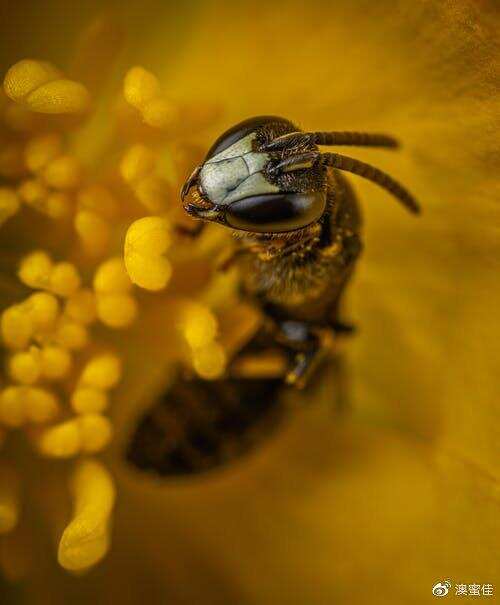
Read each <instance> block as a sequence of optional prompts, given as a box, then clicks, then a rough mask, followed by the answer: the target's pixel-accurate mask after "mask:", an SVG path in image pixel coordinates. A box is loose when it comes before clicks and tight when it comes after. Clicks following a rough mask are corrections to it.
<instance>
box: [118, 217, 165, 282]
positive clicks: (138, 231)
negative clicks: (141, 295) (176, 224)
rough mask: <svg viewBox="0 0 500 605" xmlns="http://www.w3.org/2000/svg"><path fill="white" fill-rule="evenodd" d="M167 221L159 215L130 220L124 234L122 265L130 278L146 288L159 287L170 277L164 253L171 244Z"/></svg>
mask: <svg viewBox="0 0 500 605" xmlns="http://www.w3.org/2000/svg"><path fill="white" fill-rule="evenodd" d="M170 243H171V238H170V224H169V222H168V221H167V220H166V219H164V218H161V217H159V216H148V217H144V218H141V219H139V220H138V221H135V222H134V223H132V225H131V226H130V227H129V229H128V231H127V235H126V238H125V251H124V258H125V266H126V269H127V272H128V274H129V277H130V279H131V280H132V281H133V282H134V283H135V284H137V285H138V286H140V287H141V288H145V289H147V290H153V291H156V290H161V289H163V288H164V287H165V286H166V285H167V283H168V282H169V280H170V277H171V275H172V267H171V264H170V262H169V261H168V259H167V258H166V257H165V256H164V253H165V252H166V251H167V250H168V248H169V247H170Z"/></svg>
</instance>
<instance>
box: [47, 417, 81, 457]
mask: <svg viewBox="0 0 500 605" xmlns="http://www.w3.org/2000/svg"><path fill="white" fill-rule="evenodd" d="M81 447H82V435H81V430H80V427H79V425H78V422H77V420H75V419H73V420H67V421H66V422H62V423H60V424H57V425H55V426H53V427H51V428H48V429H46V430H44V431H43V432H42V433H41V435H40V436H39V438H38V448H39V450H40V453H41V454H43V455H44V456H47V457H49V458H71V457H72V456H75V455H76V454H78V452H79V451H80V450H81Z"/></svg>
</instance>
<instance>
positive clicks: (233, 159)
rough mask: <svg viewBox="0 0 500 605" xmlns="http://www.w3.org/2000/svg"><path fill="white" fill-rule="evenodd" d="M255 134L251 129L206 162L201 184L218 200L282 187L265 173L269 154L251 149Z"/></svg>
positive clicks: (205, 190) (231, 200)
mask: <svg viewBox="0 0 500 605" xmlns="http://www.w3.org/2000/svg"><path fill="white" fill-rule="evenodd" d="M254 138H255V133H254V132H252V133H250V134H249V135H247V136H246V137H243V138H242V139H240V140H239V141H236V143H233V145H231V146H230V147H228V148H227V149H224V151H221V152H220V153H218V154H217V155H215V156H214V157H212V158H210V159H209V160H208V161H207V162H206V163H205V164H204V165H203V167H202V169H201V171H200V176H199V179H200V184H201V186H202V188H203V191H204V192H205V194H206V195H207V196H208V198H209V199H210V200H211V201H212V202H214V203H215V204H220V205H224V204H229V203H231V202H234V201H235V200H238V199H241V198H243V197H248V196H251V195H260V194H263V193H276V192H277V191H279V188H278V187H276V185H273V184H271V183H269V182H268V181H267V180H266V179H265V178H264V176H263V175H262V172H261V171H262V169H263V168H264V166H265V165H266V163H267V162H268V160H269V155H268V154H267V153H256V152H254V151H252V141H253V140H254Z"/></svg>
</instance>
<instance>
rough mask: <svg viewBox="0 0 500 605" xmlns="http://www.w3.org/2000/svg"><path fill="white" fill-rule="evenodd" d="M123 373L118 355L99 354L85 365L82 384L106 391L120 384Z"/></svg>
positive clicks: (81, 379) (81, 378)
mask: <svg viewBox="0 0 500 605" xmlns="http://www.w3.org/2000/svg"><path fill="white" fill-rule="evenodd" d="M121 374H122V368H121V362H120V358H119V357H118V356H117V355H113V354H111V353H106V354H103V355H97V356H96V357H94V358H92V359H91V360H90V361H88V362H87V365H86V366H85V367H84V369H83V371H82V374H81V376H80V384H81V385H85V386H89V387H93V388H95V389H101V390H104V391H106V390H108V389H112V388H113V387H115V386H116V385H117V384H118V382H119V381H120V379H121Z"/></svg>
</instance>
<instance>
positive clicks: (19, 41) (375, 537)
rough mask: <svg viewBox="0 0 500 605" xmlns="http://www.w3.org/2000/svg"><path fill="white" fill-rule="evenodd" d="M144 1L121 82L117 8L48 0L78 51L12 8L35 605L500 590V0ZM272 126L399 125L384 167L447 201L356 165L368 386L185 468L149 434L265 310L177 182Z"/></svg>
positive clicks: (8, 188) (7, 168)
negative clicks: (241, 322) (182, 376)
mask: <svg viewBox="0 0 500 605" xmlns="http://www.w3.org/2000/svg"><path fill="white" fill-rule="evenodd" d="M129 4H130V6H127V7H126V8H123V9H120V11H119V13H120V15H119V16H120V17H121V18H122V20H123V21H124V22H125V25H126V27H125V30H126V31H127V32H128V34H127V36H128V38H126V40H128V41H127V42H126V43H125V46H124V49H125V50H124V51H123V53H122V55H120V56H119V57H118V59H117V64H116V71H115V72H112V71H110V70H108V69H107V68H108V67H109V66H110V65H111V63H112V62H111V60H110V57H111V56H112V55H113V54H114V53H115V52H117V49H118V47H119V44H120V40H121V36H120V35H119V34H118V33H117V30H115V29H114V26H111V25H106V27H104V25H102V23H103V22H101V25H100V27H101V29H99V27H97V26H96V25H93V26H91V27H90V28H89V29H88V30H85V31H86V33H85V35H84V36H83V37H82V38H80V42H79V43H77V44H75V42H74V40H75V38H76V37H77V28H81V29H84V27H85V22H88V21H89V20H91V19H93V18H94V17H95V16H96V14H97V12H98V10H99V8H100V7H99V6H98V3H97V2H95V3H91V4H89V7H88V8H86V9H85V10H84V9H83V8H81V7H80V8H77V9H76V14H75V15H72V17H75V18H73V19H71V20H69V19H68V16H69V10H70V8H69V7H67V6H65V5H64V4H63V3H59V2H50V3H48V5H47V7H46V8H45V13H44V18H43V24H44V25H43V29H44V30H46V31H47V30H49V31H54V32H56V24H57V23H58V22H59V21H60V20H61V19H63V20H64V22H65V23H68V25H67V27H63V28H59V29H58V30H57V34H56V33H54V36H51V37H50V39H49V40H48V39H47V36H44V35H43V34H42V32H40V35H39V37H37V34H36V28H37V27H40V28H41V23H40V22H37V21H36V20H35V16H34V14H32V13H31V12H30V11H26V12H23V11H24V9H22V8H21V7H15V6H13V7H12V8H11V7H9V11H12V15H11V17H12V18H11V19H10V21H9V23H10V24H11V25H10V26H9V27H12V26H13V24H17V25H18V26H19V27H18V28H17V30H16V31H18V32H19V35H18V36H16V41H15V42H14V41H12V39H8V38H7V37H6V38H5V41H4V42H2V45H1V51H2V57H5V60H4V67H5V70H4V71H5V73H7V74H9V73H10V76H11V79H10V80H8V81H7V84H8V86H7V87H6V93H7V95H9V96H8V98H7V99H5V102H4V104H3V108H2V124H3V125H2V132H1V140H2V147H1V152H0V175H1V176H2V189H1V190H0V220H1V221H2V223H3V224H2V226H1V227H0V239H1V242H2V251H5V252H2V258H1V259H0V269H1V273H0V275H1V282H0V296H1V302H2V309H1V310H2V312H3V315H2V342H3V347H4V360H5V363H4V372H3V374H2V394H1V398H0V412H1V414H0V416H1V420H2V426H3V428H4V432H5V434H6V438H5V444H4V449H3V450H2V454H3V453H4V452H5V456H4V458H5V461H4V463H3V466H2V469H3V470H2V473H1V474H0V531H1V532H3V534H2V537H1V538H0V566H1V569H2V572H3V575H4V576H5V578H7V579H8V582H9V583H8V585H7V584H6V587H5V594H6V595H7V601H6V602H8V603H10V602H13V603H18V602H24V603H30V604H31V603H33V604H37V603H40V604H42V603H46V602H47V599H48V598H49V597H48V595H50V600H51V602H53V603H59V602H60V603H66V602H71V601H74V602H88V600H89V599H91V598H92V599H97V602H107V600H110V599H111V598H113V599H115V600H118V599H119V601H120V602H123V603H130V604H135V603H138V602H141V601H144V600H145V599H147V600H148V601H150V602H152V603H163V602H170V603H198V602H199V603H213V604H219V603H242V604H245V603H248V604H253V603H257V604H267V603H269V604H271V603H272V604H276V603H280V604H281V603H283V604H289V603H290V604H291V603H300V604H302V603H304V604H305V603H307V604H312V605H316V604H317V605H322V604H323V603H330V602H338V603H365V602H366V603H371V604H377V603H380V604H382V603H388V602H389V603H390V602H404V603H426V602H429V603H430V602H433V599H434V597H433V596H432V586H433V585H434V584H435V583H436V581H438V580H441V579H442V578H448V577H449V578H451V579H452V580H453V581H454V582H456V583H462V582H469V581H477V582H478V583H492V584H495V583H496V584H497V585H498V580H499V579H500V578H499V576H498V566H497V565H496V559H497V555H496V553H497V551H498V539H499V529H498V510H499V490H498V482H499V475H500V469H499V465H498V461H499V457H498V441H499V439H498V438H499V433H498V417H499V413H500V411H499V408H498V403H497V399H498V391H499V374H498V369H497V368H498V361H499V357H500V353H499V350H498V341H499V338H500V322H499V320H498V306H499V293H500V291H499V288H500V286H499V285H498V279H497V276H498V270H499V261H498V258H499V257H500V255H499V252H500V250H499V246H500V243H499V242H500V239H499V230H498V224H499V222H498V221H499V205H498V199H499V190H498V183H497V178H496V174H497V173H498V169H499V153H498V143H497V133H498V105H499V91H498V66H499V61H500V55H499V49H498V14H497V11H495V8H494V6H493V3H489V2H481V3H476V2H468V1H466V0H455V1H453V2H449V3H441V2H407V1H405V0H404V1H402V2H398V3H394V2H388V1H387V2H386V1H383V2H377V3H374V2H368V1H366V2H365V1H364V0H361V1H359V2H347V1H340V2H336V3H334V4H332V3H330V2H320V1H315V2H310V3H307V4H304V3H302V2H295V1H293V0H289V1H287V2H284V3H263V2H257V3H256V4H255V5H254V11H253V12H252V13H251V14H250V13H249V10H248V5H246V4H243V3H240V2H233V3H226V2H221V1H216V0H207V1H204V2H193V3H186V4H185V5H182V6H177V7H171V6H169V5H168V4H167V3H160V2H154V1H151V0H150V1H146V2H141V3H137V4H135V3H134V2H131V3H129ZM93 11H94V12H93ZM106 23H108V21H106ZM2 27H5V28H7V25H5V24H4V25H2ZM32 31H33V32H34V33H33V34H32V33H31V32H32ZM102 31H104V32H105V34H104V35H103V34H102ZM99 32H101V33H99ZM111 42H112V44H111ZM69 48H76V50H75V52H74V53H73V51H68V49H69ZM71 54H73V55H74V56H73V58H72V57H71V56H69V55H71ZM28 56H33V57H35V59H32V61H33V62H34V63H35V64H36V68H35V69H34V68H33V63H32V64H31V67H29V65H28V67H27V65H26V63H22V64H21V67H22V69H23V70H24V71H23V70H21V71H20V72H19V73H18V75H17V78H16V77H13V76H12V70H13V69H14V68H15V67H16V65H17V66H18V67H17V69H18V70H19V69H20V67H19V63H18V62H19V60H22V59H23V57H28ZM37 57H39V59H38V58H37ZM40 60H42V61H43V63H42V64H40ZM9 68H10V71H8V70H9ZM30 69H31V70H32V71H31V72H29V70H30ZM33 70H34V71H33ZM26 71H28V72H29V73H30V75H29V77H27V76H25V75H23V74H25V73H26ZM19 74H21V75H19ZM14 76H15V73H14ZM21 76H22V77H21ZM35 76H36V77H35ZM26 83H28V84H29V85H28V86H26ZM82 87H83V88H82ZM84 90H85V92H83V91H84ZM54 91H55V92H54ZM214 108H215V109H214ZM218 108H220V113H217V110H218ZM56 110H57V111H56ZM61 112H62V113H61ZM258 114H277V115H283V116H285V117H287V118H289V119H291V120H293V121H295V122H296V123H298V124H299V125H300V126H301V127H304V128H307V129H309V130H313V129H317V130H329V129H331V130H334V129H338V130H348V129H352V130H367V131H381V132H384V131H385V132H388V133H390V134H393V135H395V136H397V138H398V139H399V140H401V142H402V143H403V148H402V150H401V151H400V152H397V153H395V152H390V151H387V152H378V151H374V150H363V151H360V152H359V154H358V155H357V157H360V158H361V159H365V160H367V161H370V162H372V163H374V164H376V165H378V166H380V167H381V168H382V169H385V170H387V171H389V172H390V173H391V174H393V175H395V176H397V178H398V179H399V180H401V181H402V182H404V183H405V184H407V185H408V186H409V188H410V189H411V190H412V191H414V192H415V194H416V196H417V197H418V198H419V200H420V201H421V203H422V206H423V214H422V217H420V218H419V219H414V218H413V217H407V216H406V215H405V214H404V213H402V212H401V211H400V209H399V208H398V207H397V206H396V205H394V204H391V203H390V200H389V199H387V198H386V196H385V194H384V193H382V192H379V191H378V190H376V188H374V187H373V186H372V185H370V184H369V183H364V182H360V181H358V180H356V181H354V178H355V177H353V179H352V182H353V185H354V186H355V189H356V192H357V193H358V195H359V198H360V201H361V204H362V208H363V213H364V223H365V227H364V234H365V251H364V256H363V259H362V261H361V263H360V265H359V266H358V268H357V272H356V276H355V280H354V282H353V284H352V286H351V287H350V290H349V296H348V305H347V310H348V314H349V315H350V316H351V317H352V318H353V320H354V321H355V323H356V324H357V325H358V326H359V333H358V334H357V335H356V336H355V337H354V338H353V339H352V340H351V341H350V342H349V343H348V344H347V345H346V347H345V354H344V359H343V368H342V371H341V372H340V377H341V378H342V379H340V378H339V375H338V374H335V373H333V372H332V373H331V374H330V375H327V376H325V377H323V379H322V380H321V381H319V382H318V383H317V384H316V385H315V386H314V389H313V390H312V392H311V393H310V394H309V395H308V405H303V404H302V403H301V401H300V396H297V395H293V394H291V395H290V398H291V400H292V403H293V404H295V409H294V411H293V412H291V413H290V415H289V417H288V418H287V420H286V422H285V423H284V424H283V426H282V427H281V428H280V430H279V431H278V432H277V433H275V434H274V435H273V436H272V437H271V438H270V439H268V440H267V441H264V442H263V443H262V445H261V446H260V447H259V448H257V449H256V451H255V452H254V453H252V454H251V455H249V456H248V457H247V458H245V459H243V460H241V461H239V462H238V463H236V464H235V465H234V466H230V467H228V468H226V469H225V470H224V471H221V472H220V473H214V474H213V475H210V476H207V477H205V478H203V479H198V480H191V481H189V482H160V481H155V480H152V479H151V478H148V477H144V476H142V475H141V474H140V473H137V472H134V471H133V470H132V469H131V468H130V467H129V466H128V465H127V464H126V462H125V460H124V459H123V451H124V447H125V444H126V442H127V439H128V436H129V434H130V431H131V428H132V427H133V426H134V422H136V420H137V417H138V415H139V414H140V412H141V411H142V410H144V409H146V408H148V407H149V406H150V405H151V404H152V403H153V402H154V401H155V400H156V399H157V398H158V396H159V395H161V393H163V392H164V391H165V389H166V388H167V386H168V383H169V381H170V380H171V379H172V375H173V371H174V368H177V367H179V366H182V367H183V368H188V369H190V371H194V372H198V373H199V374H200V375H202V376H203V375H204V372H205V374H206V373H207V372H208V374H209V375H211V373H212V372H214V369H213V367H208V368H206V367H205V368H203V367H201V369H200V364H199V363H197V362H196V359H199V360H203V359H206V356H204V355H202V354H200V355H199V357H198V358H197V357H196V355H197V351H201V350H202V348H203V346H205V347H207V346H209V345H210V346H213V345H214V343H215V345H220V347H223V344H224V337H225V334H224V331H223V329H222V328H223V325H224V321H223V314H224V310H225V309H226V307H227V306H228V305H231V304H232V303H234V302H235V300H236V299H235V298H234V292H235V281H236V280H235V276H234V275H232V274H229V275H222V276H220V275H216V274H215V272H214V271H213V262H212V261H213V260H214V259H215V257H216V256H217V254H218V253H219V251H220V250H221V249H223V248H224V246H225V243H226V241H227V240H226V237H225V235H224V234H223V233H222V232H221V231H220V230H218V229H217V228H214V229H213V231H210V233H209V234H207V237H206V238H204V239H203V240H202V241H200V242H199V244H197V245H196V246H190V245H184V244H180V243H178V241H177V240H176V239H175V238H176V236H175V234H174V233H173V229H172V228H171V226H172V225H173V224H174V223H175V222H176V221H178V220H183V218H182V215H181V212H180V205H179V203H178V200H177V188H178V185H179V183H180V182H181V181H182V178H183V176H184V175H185V174H186V173H188V172H189V171H190V170H191V169H192V167H193V166H194V165H195V164H196V163H197V162H198V161H199V159H200V157H202V156H203V150H204V149H206V148H207V147H208V145H209V144H210V142H211V141H212V140H213V138H214V137H215V136H217V135H218V134H219V133H220V132H221V131H222V130H224V129H225V128H226V127H228V126H230V125H232V124H233V123H235V122H236V121H238V120H240V119H243V118H246V117H248V116H250V115H258ZM136 221H138V222H136ZM34 297H36V298H34ZM217 324H219V331H218V332H217V330H216V329H215V328H214V326H216V325H217ZM230 327H231V328H234V327H235V326H234V324H233V325H231V324H230ZM228 332H229V333H230V332H231V330H228ZM220 359H221V360H222V361H221V366H220V367H219V371H222V369H223V368H222V363H223V356H221V357H220ZM216 370H217V368H216ZM215 373H217V372H215ZM208 377H210V376H208ZM337 408H339V409H337ZM89 426H90V428H89ZM11 427H12V428H11ZM19 427H24V429H23V428H21V430H20V428H19ZM112 434H113V435H114V436H113V438H111V437H112ZM21 435H23V436H24V437H23V438H21ZM108 443H109V444H108ZM100 452H102V453H100ZM40 454H42V456H40ZM89 456H90V458H89ZM115 499H116V506H114V504H115ZM113 510H114V512H113ZM85 532H89V533H88V534H87V537H88V536H89V535H90V536H91V539H90V540H88V547H87V548H86V549H84V551H83V553H82V552H80V551H79V547H80V546H81V544H82V542H81V536H82V535H85ZM110 539H111V550H109V546H110ZM83 542H84V543H85V540H83ZM108 550H109V552H108ZM105 553H107V556H106V557H105V558H103V557H104V554H105ZM101 559H102V560H101ZM57 561H59V563H58V562H57ZM75 561H76V564H75ZM99 561H100V564H99V565H98V566H97V567H95V569H93V570H92V571H91V572H90V573H88V574H86V575H85V576H84V577H77V576H75V575H72V574H67V572H66V571H64V572H63V571H61V570H60V568H59V567H60V566H59V564H60V565H62V566H63V567H64V568H65V569H67V570H73V571H74V570H75V569H77V568H79V569H84V568H85V569H88V568H89V566H91V565H92V564H94V563H97V562H99ZM58 566H59V567H58ZM124 578H126V581H124ZM2 588H3V586H2ZM96 595H97V597H96ZM117 595H119V597H118V596H117ZM86 599H87V601H86Z"/></svg>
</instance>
